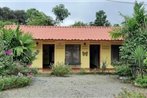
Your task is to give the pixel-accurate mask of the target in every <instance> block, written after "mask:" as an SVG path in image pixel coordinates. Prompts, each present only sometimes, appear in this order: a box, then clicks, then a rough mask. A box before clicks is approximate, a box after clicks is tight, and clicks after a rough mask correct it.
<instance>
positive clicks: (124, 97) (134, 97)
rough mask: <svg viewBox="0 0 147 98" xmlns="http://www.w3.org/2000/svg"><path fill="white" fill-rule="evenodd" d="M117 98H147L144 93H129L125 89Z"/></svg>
mask: <svg viewBox="0 0 147 98" xmlns="http://www.w3.org/2000/svg"><path fill="white" fill-rule="evenodd" d="M115 98H146V97H145V95H143V94H142V93H138V92H134V91H132V92H130V91H127V90H126V89H123V91H122V92H120V93H119V94H118V96H115Z"/></svg>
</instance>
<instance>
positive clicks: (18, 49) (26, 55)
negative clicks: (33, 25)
mask: <svg viewBox="0 0 147 98" xmlns="http://www.w3.org/2000/svg"><path fill="white" fill-rule="evenodd" d="M3 40H4V42H5V46H6V47H5V50H13V59H14V60H15V61H20V62H22V63H25V64H30V63H32V60H33V59H34V58H35V52H34V49H35V42H34V40H33V38H32V36H31V35H30V34H28V33H23V32H22V31H20V30H19V26H18V27H17V28H16V29H15V30H7V29H3Z"/></svg>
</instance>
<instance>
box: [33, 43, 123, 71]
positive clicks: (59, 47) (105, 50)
mask: <svg viewBox="0 0 147 98" xmlns="http://www.w3.org/2000/svg"><path fill="white" fill-rule="evenodd" d="M37 42H38V45H37V48H36V49H37V50H39V54H38V55H37V59H36V60H35V61H34V62H33V64H32V67H35V68H42V67H43V64H42V63H43V62H42V59H43V58H42V55H43V54H42V51H43V47H42V45H43V44H55V63H60V62H62V63H64V62H65V45H66V44H80V45H81V65H80V66H79V67H80V68H90V53H89V52H90V51H89V47H90V45H91V44H98V45H100V64H101V65H102V62H103V61H105V60H106V62H107V65H108V66H107V68H112V66H111V45H115V44H116V45H121V43H122V42H108V41H107V42H106V41H103V42H89V41H85V42H77V41H76V42H75V41H37ZM85 53H87V55H85Z"/></svg>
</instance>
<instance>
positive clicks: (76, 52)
mask: <svg viewBox="0 0 147 98" xmlns="http://www.w3.org/2000/svg"><path fill="white" fill-rule="evenodd" d="M65 63H66V64H69V65H80V45H66V46H65Z"/></svg>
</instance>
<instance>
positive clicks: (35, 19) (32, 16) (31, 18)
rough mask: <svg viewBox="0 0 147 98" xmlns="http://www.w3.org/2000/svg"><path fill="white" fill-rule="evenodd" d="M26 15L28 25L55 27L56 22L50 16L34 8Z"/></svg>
mask: <svg viewBox="0 0 147 98" xmlns="http://www.w3.org/2000/svg"><path fill="white" fill-rule="evenodd" d="M26 14H27V24H28V25H54V20H53V19H52V18H51V17H50V16H47V15H46V14H44V13H43V12H40V11H38V10H36V9H34V8H32V9H28V10H27V12H26Z"/></svg>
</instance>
